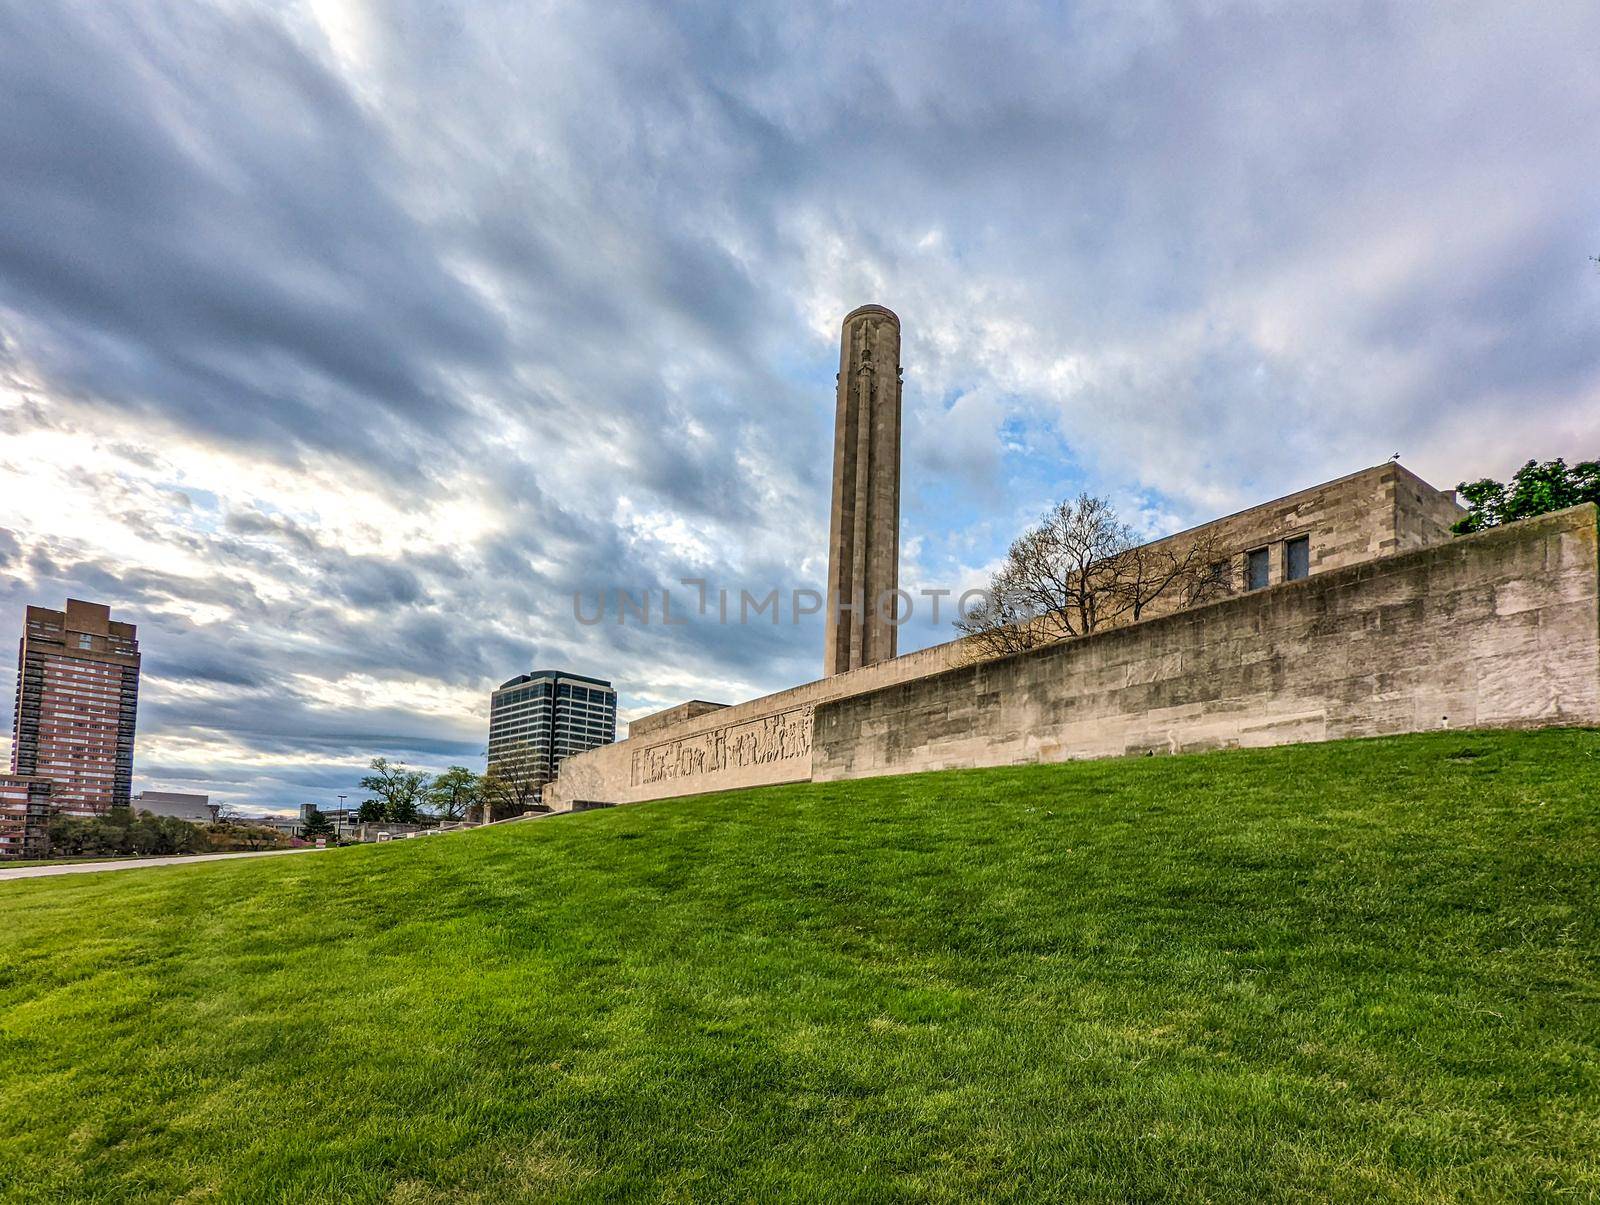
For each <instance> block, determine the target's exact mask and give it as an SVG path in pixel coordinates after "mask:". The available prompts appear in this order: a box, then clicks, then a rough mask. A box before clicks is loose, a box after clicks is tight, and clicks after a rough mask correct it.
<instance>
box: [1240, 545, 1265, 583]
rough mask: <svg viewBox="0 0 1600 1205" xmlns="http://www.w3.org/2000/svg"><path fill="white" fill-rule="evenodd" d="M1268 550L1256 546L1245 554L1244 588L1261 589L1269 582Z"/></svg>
mask: <svg viewBox="0 0 1600 1205" xmlns="http://www.w3.org/2000/svg"><path fill="white" fill-rule="evenodd" d="M1267 564H1268V558H1267V550H1266V549H1265V548H1255V549H1252V550H1251V551H1249V552H1247V553H1245V554H1244V588H1245V589H1246V590H1261V589H1264V588H1265V586H1266V584H1267Z"/></svg>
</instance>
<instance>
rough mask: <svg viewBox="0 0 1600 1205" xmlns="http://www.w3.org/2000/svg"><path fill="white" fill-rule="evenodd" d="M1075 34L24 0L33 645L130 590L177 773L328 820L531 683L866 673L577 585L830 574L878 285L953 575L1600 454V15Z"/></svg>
mask: <svg viewBox="0 0 1600 1205" xmlns="http://www.w3.org/2000/svg"><path fill="white" fill-rule="evenodd" d="M1048 7H1049V11H1048V13H1040V12H1038V11H1035V10H1033V9H1031V8H1024V7H1017V6H1013V7H1007V6H1004V5H1000V4H985V5H971V4H965V3H962V4H949V5H939V4H919V5H915V6H905V7H904V8H901V7H899V6H895V5H891V4H885V3H874V4H870V5H860V6H854V5H844V4H816V5H791V4H776V5H761V4H752V3H749V2H748V0H738V2H735V3H729V4H726V5H718V4H714V3H708V4H697V5H661V6H649V5H646V4H642V3H641V4H628V5H610V4H604V3H582V4H571V5H542V4H537V3H523V2H518V3H484V2H477V3H472V4H464V3H463V4H459V5H457V4H450V3H445V2H442V0H434V2H420V0H418V2H410V3H407V2H404V0H396V2H395V3H390V4H382V3H364V2H362V0H307V2H305V3H298V4H296V3H287V4H280V3H260V4H252V3H243V2H240V3H222V4H196V3H192V2H182V3H178V2H174V3H171V4H163V3H140V2H138V0H84V2H83V3H65V2H62V0H0V114H3V115H4V117H3V120H0V642H3V645H4V647H8V648H9V647H15V641H16V638H17V636H18V635H19V633H20V628H21V619H22V611H23V606H24V604H25V603H30V602H31V603H38V604H44V605H50V606H56V607H59V606H61V605H62V601H63V600H64V599H65V598H66V597H67V595H69V594H71V595H73V596H76V597H84V598H90V599H94V600H98V601H103V602H107V603H110V604H111V605H112V606H113V608H114V611H115V613H116V614H117V615H118V616H119V617H120V618H123V619H126V620H131V621H133V622H135V623H137V624H138V626H139V634H140V637H141V642H142V645H143V649H144V656H145V660H144V683H143V696H142V700H141V712H140V737H139V746H138V751H137V759H136V765H135V787H136V789H139V788H144V787H154V788H166V789H195V790H203V791H208V792H210V793H211V794H212V795H214V796H217V797H220V798H223V799H226V800H229V801H231V802H237V803H247V804H253V805H260V806H272V807H287V806H293V805H295V804H297V803H299V802H301V801H302V800H316V801H319V802H322V803H325V804H326V803H331V802H332V799H333V796H334V795H336V794H338V793H341V792H345V793H351V794H354V793H355V789H354V785H353V784H354V782H355V780H356V778H358V777H359V774H360V767H361V766H362V764H363V763H364V762H365V761H366V760H367V759H368V758H369V757H371V756H372V755H374V754H377V753H382V754H387V755H389V756H391V757H399V758H401V759H404V760H407V761H409V762H411V763H412V764H416V765H422V766H427V767H438V766H442V765H445V764H448V763H450V762H464V763H466V764H469V765H474V766H481V765H482V749H483V745H484V743H485V738H486V727H487V710H488V707H487V704H488V691H489V690H490V688H491V687H492V686H493V685H495V684H498V683H499V682H500V681H501V680H503V679H505V678H507V677H510V676H511V675H513V674H515V673H518V672H521V671H523V670H526V669H528V668H530V667H535V666H538V667H546V666H558V667H564V668H568V669H572V670H576V671H578V672H582V673H588V674H595V675H600V676H604V677H609V678H611V679H613V680H614V681H615V682H616V684H617V686H618V687H619V689H620V690H621V692H622V696H623V714H624V716H628V715H641V714H644V713H647V712H649V711H651V710H654V709H656V708H659V707H662V706H666V705H670V704H672V703H674V702H678V701H680V700H682V699H684V698H688V697H704V698H713V699H723V700H733V699H738V698H741V697H746V696H750V695H753V694H757V693H760V692H763V691H766V690H770V689H775V688H778V687H781V686H784V685H788V684H792V683H795V682H799V681H804V680H807V679H809V678H812V677H815V676H816V675H817V673H818V672H819V670H820V660H821V630H820V626H819V625H817V624H815V623H814V622H808V623H802V624H799V625H794V624H789V623H784V624H782V625H779V626H777V627H774V626H773V625H771V624H770V623H765V622H761V623H755V624H750V625H745V626H742V627H741V626H721V625H718V624H715V623H706V622H694V623H689V624H687V625H685V626H682V627H674V628H670V629H664V628H662V627H660V626H659V625H651V626H639V625H637V624H630V625H624V626H621V627H619V626H618V625H617V624H615V623H614V622H607V623H604V624H600V625H594V626H586V625H582V624H579V623H577V622H576V621H575V619H574V616H573V605H572V595H573V592H574V591H575V590H583V591H589V592H591V595H590V596H591V597H592V591H593V590H595V589H598V588H613V587H615V586H619V585H620V586H626V587H629V588H633V589H636V590H637V589H640V588H644V587H648V586H656V587H661V586H673V585H675V584H676V583H677V582H678V580H679V579H681V578H685V577H698V578H705V579H708V580H709V581H710V582H711V583H712V585H713V588H716V587H723V588H727V589H730V590H734V591H737V590H739V589H741V588H746V587H748V588H752V589H755V590H757V591H760V592H764V591H765V590H766V589H769V588H771V587H772V586H777V587H779V588H781V589H784V590H789V589H792V588H794V587H798V586H811V585H818V584H820V582H821V580H822V578H823V575H824V565H825V558H826V549H825V536H826V526H827V506H828V498H827V489H828V480H829V473H830V467H831V466H830V461H829V458H830V454H831V452H830V449H831V443H830V440H831V424H832V406H833V376H834V372H835V371H836V369H837V356H838V352H837V339H838V328H839V323H840V320H841V318H842V317H843V315H844V314H845V313H846V312H847V311H848V310H850V309H851V308H853V307H854V306H856V305H859V304H861V303H863V302H868V301H873V302H879V303H882V304H885V305H888V306H890V307H892V308H893V309H894V310H896V311H897V312H898V313H899V315H900V317H901V320H902V322H903V325H904V338H905V344H904V352H903V359H904V363H905V366H906V374H905V379H906V392H905V455H904V514H903V519H902V528H903V532H902V535H903V540H904V555H903V568H902V579H903V580H904V581H905V582H907V583H908V584H911V585H929V586H960V585H962V584H965V583H969V582H975V581H977V580H980V579H981V577H982V575H983V571H984V568H985V566H987V565H990V564H992V563H993V561H994V560H995V558H996V557H997V555H998V554H999V553H1000V552H1001V551H1002V549H1003V547H1004V545H1005V544H1006V543H1007V541H1008V540H1009V539H1010V537H1011V536H1012V535H1014V534H1015V533H1016V531H1017V530H1018V529H1019V528H1020V527H1021V526H1022V525H1024V524H1025V523H1026V522H1027V521H1028V520H1029V519H1030V518H1031V517H1033V516H1034V515H1036V514H1037V513H1038V512H1039V511H1040V510H1041V509H1043V508H1044V507H1045V506H1046V505H1047V504H1049V503H1050V502H1052V501H1054V500H1056V499H1057V498H1060V497H1062V496H1065V495H1068V494H1072V493H1075V492H1076V491H1078V490H1079V489H1089V490H1091V491H1094V492H1097V493H1102V494H1105V495H1108V496H1109V497H1111V498H1112V499H1113V500H1114V501H1115V502H1116V503H1117V504H1118V505H1119V507H1120V508H1121V509H1122V511H1123V512H1124V514H1125V515H1126V516H1128V517H1129V518H1131V519H1132V520H1133V521H1134V522H1135V523H1136V524H1137V525H1138V526H1139V527H1140V528H1141V529H1143V530H1145V531H1147V532H1149V533H1151V534H1159V533H1162V532H1164V531H1168V530H1172V529H1176V528H1178V527H1181V526H1184V525H1187V524H1189V523H1191V522H1195V521H1199V520H1202V519H1205V518H1208V517H1211V516H1214V515H1216V514H1219V513H1222V512H1225V511H1228V510H1232V509H1236V508H1238V507H1240V506H1244V505H1248V504H1251V503H1254V502H1257V501H1262V500H1265V499H1268V498H1271V497H1274V496H1276V495H1279V494H1282V493H1285V492H1288V491H1290V490H1292V489H1295V488H1297V487H1300V486H1304V485H1308V484H1312V483H1315V482H1317V481H1320V480H1324V479H1327V478H1330V477H1334V476H1338V475H1340V474H1343V473H1345V472H1349V471H1352V470H1354V469H1357V468H1361V467H1364V466H1366V465H1369V464H1373V463H1376V462H1378V461H1382V460H1384V459H1387V458H1388V456H1389V455H1390V454H1391V453H1392V452H1395V451H1399V452H1400V453H1401V454H1402V458H1403V459H1404V461H1405V463H1407V464H1408V465H1409V466H1410V467H1412V468H1413V469H1415V470H1416V471H1418V472H1420V473H1421V474H1422V475H1423V476H1425V477H1427V478H1428V479H1429V480H1431V481H1433V482H1434V483H1435V484H1439V485H1453V484H1455V483H1456V482H1458V481H1460V480H1461V479H1463V478H1476V477H1478V476H1483V475H1503V474H1505V473H1507V472H1508V471H1510V470H1512V469H1514V468H1515V467H1516V465H1517V464H1518V463H1520V462H1521V461H1522V460H1524V459H1526V458H1528V457H1533V456H1537V457H1540V458H1545V457H1551V456H1557V455H1565V456H1567V457H1568V458H1569V459H1570V458H1575V457H1576V458H1588V457H1592V456H1595V455H1597V454H1600V271H1597V268H1596V265H1595V263H1593V262H1591V260H1590V258H1589V257H1590V256H1594V255H1600V166H1597V162H1600V155H1597V151H1600V133H1597V131H1600V70H1597V68H1596V58H1595V53H1596V48H1597V47H1600V8H1597V6H1595V5H1594V4H1593V3H1591V2H1589V0H1575V2H1573V3H1559V2H1552V3H1542V4H1539V5H1525V4H1515V3H1502V4H1496V5H1474V4H1471V3H1449V4H1443V3H1441V4H1432V5H1430V4H1422V3H1410V2H1407V3H1399V4H1392V5H1391V4H1383V3H1368V4H1352V3H1345V2H1343V0H1340V2H1338V3H1330V4H1327V5H1326V6H1323V7H1321V8H1320V9H1319V8H1318V6H1316V5H1312V4H1277V3H1266V2H1257V3H1239V4H1233V3H1227V2H1224V0H1211V2H1207V3H1203V4H1193V5H1180V4H1167V3H1161V2H1159V0H1148V2H1142V3H1127V2H1125V0H1116V2H1114V3H1091V4H1079V5H1073V4H1065V5H1051V6H1048ZM690 597H691V599H692V595H691V596H690ZM947 636H948V631H947V629H936V628H935V627H933V626H932V625H931V624H924V623H918V624H917V626H916V627H914V628H912V629H908V630H907V631H906V633H904V635H903V644H905V645H909V646H912V647H916V646H920V645H924V644H929V643H933V642H935V641H936V640H939V639H944V638H946V637H947ZM14 672H15V671H14V669H13V668H11V667H10V665H9V663H8V664H7V668H6V669H5V670H4V671H3V672H0V696H3V697H4V699H5V703H4V706H5V707H6V709H7V711H6V715H5V720H4V727H5V730H6V731H7V732H9V730H10V715H9V708H10V700H11V692H12V689H13V682H14Z"/></svg>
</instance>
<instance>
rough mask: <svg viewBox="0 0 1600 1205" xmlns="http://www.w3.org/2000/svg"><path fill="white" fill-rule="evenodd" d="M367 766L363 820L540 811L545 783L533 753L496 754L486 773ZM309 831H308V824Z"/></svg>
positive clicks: (379, 762)
mask: <svg viewBox="0 0 1600 1205" xmlns="http://www.w3.org/2000/svg"><path fill="white" fill-rule="evenodd" d="M368 769H369V771H370V772H369V773H368V774H367V775H366V776H365V777H364V778H362V779H361V789H362V790H363V791H366V792H367V798H365V799H363V800H362V801H361V805H360V806H359V807H358V808H357V809H356V819H357V820H359V821H360V822H362V823H363V824H428V823H450V822H453V821H459V820H466V819H469V818H481V819H487V820H505V819H507V818H509V817H511V816H520V815H522V814H523V813H524V812H528V811H535V810H538V809H539V808H540V803H539V788H540V787H541V786H542V785H543V783H544V781H545V780H544V778H543V777H542V776H541V775H540V774H539V773H538V771H539V769H540V767H539V766H538V765H536V764H535V760H534V754H532V753H531V752H529V753H525V754H513V755H512V756H510V757H509V758H499V759H497V760H496V763H495V764H494V765H493V766H492V767H491V768H490V770H489V772H488V773H486V774H477V773H474V772H473V771H472V770H470V769H468V768H467V767H466V766H451V767H450V768H449V769H448V770H445V771H443V772H442V773H440V774H437V775H429V774H426V773H424V772H423V771H421V770H412V769H410V768H408V767H407V766H406V765H405V764H404V763H402V762H392V761H390V760H388V759H387V758H384V757H375V758H373V759H372V762H371V765H370V766H369V767H368ZM308 824H309V820H308ZM329 827H330V829H331V827H332V826H331V825H330V826H329ZM307 835H308V836H309V835H312V834H311V833H310V831H309V828H308V831H307Z"/></svg>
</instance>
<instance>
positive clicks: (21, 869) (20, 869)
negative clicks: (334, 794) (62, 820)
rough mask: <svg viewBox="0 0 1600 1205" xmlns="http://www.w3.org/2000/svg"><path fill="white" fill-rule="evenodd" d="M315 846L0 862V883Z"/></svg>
mask: <svg viewBox="0 0 1600 1205" xmlns="http://www.w3.org/2000/svg"><path fill="white" fill-rule="evenodd" d="M316 852H317V851H316V849H315V848H312V847H309V846H308V847H307V848H305V849H263V850H258V851H257V852H255V853H244V854H191V855H189V856H187V857H175V858H119V859H117V860H116V861H115V862H60V863H58V864H56V865H55V866H13V867H10V868H6V867H4V866H3V865H0V882H3V881H4V880H6V879H38V878H43V877H45V876H46V875H53V874H99V873H100V872H101V871H103V870H139V869H141V868H142V867H145V866H188V865H191V864H192V863H195V862H221V861H222V860H223V859H225V858H279V857H282V856H283V855H284V854H314V853H316Z"/></svg>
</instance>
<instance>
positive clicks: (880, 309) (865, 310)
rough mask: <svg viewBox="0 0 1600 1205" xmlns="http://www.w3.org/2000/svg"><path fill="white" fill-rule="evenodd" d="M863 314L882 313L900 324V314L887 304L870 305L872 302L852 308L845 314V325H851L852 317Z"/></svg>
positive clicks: (897, 324) (896, 323)
mask: <svg viewBox="0 0 1600 1205" xmlns="http://www.w3.org/2000/svg"><path fill="white" fill-rule="evenodd" d="M862 314H882V315H883V316H884V317H885V318H887V319H889V321H891V322H893V323H894V324H895V325H896V326H899V325H900V315H899V314H896V313H895V312H894V311H893V310H891V309H890V308H889V307H888V306H886V305H870V304H869V305H858V306H856V308H855V309H853V310H851V311H850V312H849V313H848V314H846V315H845V316H844V325H845V326H849V325H850V319H852V318H856V317H859V316H860V315H862Z"/></svg>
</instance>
